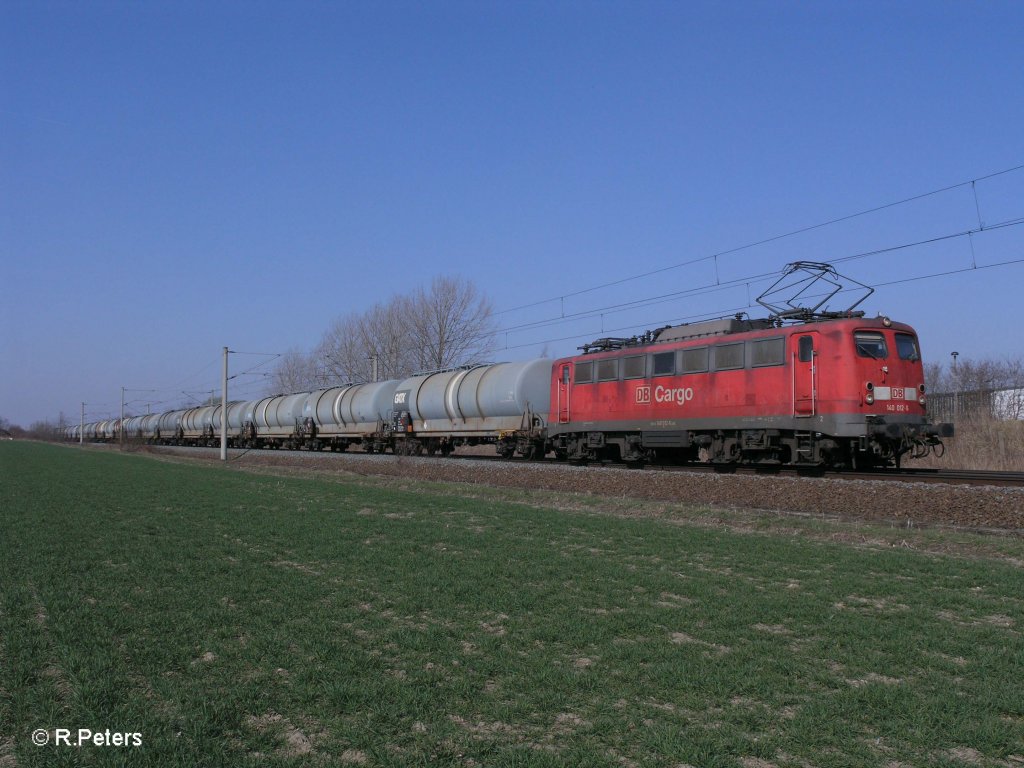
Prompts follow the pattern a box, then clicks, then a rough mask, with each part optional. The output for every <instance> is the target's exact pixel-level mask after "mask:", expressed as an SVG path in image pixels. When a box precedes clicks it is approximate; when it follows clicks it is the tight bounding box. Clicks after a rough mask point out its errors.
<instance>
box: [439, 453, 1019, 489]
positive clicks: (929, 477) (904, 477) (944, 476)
mask: <svg viewBox="0 0 1024 768" xmlns="http://www.w3.org/2000/svg"><path fill="white" fill-rule="evenodd" d="M452 458H457V459H460V460H461V459H474V460H478V461H503V459H502V458H501V457H500V456H495V457H490V456H458V457H452ZM542 462H546V463H549V464H551V463H553V462H551V461H550V460H542ZM586 466H589V467H595V468H601V467H617V468H619V469H622V468H625V467H630V466H631V465H628V464H622V463H619V462H601V463H598V462H591V463H590V464H587V465H586ZM633 468H636V469H640V467H638V466H634V467H633ZM643 469H645V470H651V471H657V472H695V473H706V474H717V475H765V476H769V477H820V478H830V479H835V480H880V481H891V482H904V483H948V484H953V485H988V486H1005V487H1017V488H1020V487H1024V472H996V471H985V470H968V469H963V470H959V469H953V470H946V469H920V468H906V469H899V470H895V469H876V470H871V471H854V470H828V469H822V468H819V467H759V466H741V465H713V464H685V465H661V464H647V465H644V466H643Z"/></svg>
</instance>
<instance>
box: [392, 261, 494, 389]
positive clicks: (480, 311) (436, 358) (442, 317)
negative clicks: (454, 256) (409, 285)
mask: <svg viewBox="0 0 1024 768" xmlns="http://www.w3.org/2000/svg"><path fill="white" fill-rule="evenodd" d="M407 322H408V325H409V329H410V331H411V334H410V336H411V338H410V342H411V344H412V347H413V349H412V351H413V353H414V356H415V359H416V362H417V363H418V366H417V367H418V368H420V369H421V370H422V369H439V368H451V367H452V366H454V365H462V364H469V363H479V362H482V360H483V358H484V356H485V355H486V354H487V353H488V352H489V351H490V350H491V348H492V347H493V345H494V321H493V311H492V309H491V302H490V301H489V300H488V299H487V297H486V296H483V295H481V294H480V292H479V291H478V290H477V288H476V286H475V285H474V284H473V283H471V282H469V281H468V280H464V279H463V278H459V277H435V278H434V280H433V281H432V282H431V284H430V289H429V290H425V289H424V288H422V287H421V288H418V289H417V290H416V291H415V292H414V293H413V295H412V300H411V303H410V306H409V307H408V308H407Z"/></svg>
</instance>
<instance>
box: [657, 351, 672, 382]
mask: <svg viewBox="0 0 1024 768" xmlns="http://www.w3.org/2000/svg"><path fill="white" fill-rule="evenodd" d="M652 357H653V358H654V375H655V376H671V375H672V374H673V373H675V372H676V353H675V352H659V353H658V354H656V355H652Z"/></svg>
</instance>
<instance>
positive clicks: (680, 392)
mask: <svg viewBox="0 0 1024 768" xmlns="http://www.w3.org/2000/svg"><path fill="white" fill-rule="evenodd" d="M691 400H693V387H664V386H662V385H660V384H659V385H658V386H657V387H655V388H654V402H656V403H677V404H678V405H685V404H686V403H688V402H690V401H691Z"/></svg>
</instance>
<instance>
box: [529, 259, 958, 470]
mask: <svg viewBox="0 0 1024 768" xmlns="http://www.w3.org/2000/svg"><path fill="white" fill-rule="evenodd" d="M794 266H797V267H805V266H806V265H805V264H802V263H801V264H799V265H794ZM814 266H826V265H814ZM829 269H830V268H829ZM831 274H834V273H831ZM868 290H869V292H870V289H868ZM858 303H859V302H858ZM816 309H817V308H815V310H816ZM789 314H790V315H798V316H800V317H801V320H800V321H799V322H798V323H797V324H794V325H787V324H786V322H787V318H783V317H781V316H780V315H773V316H772V317H771V318H769V319H765V320H750V319H744V318H743V317H736V318H731V319H726V320H714V321H709V322H702V323H694V324H691V325H682V326H675V327H668V328H663V329H661V330H659V331H656V332H653V333H649V334H646V335H644V336H643V337H640V338H635V339H628V340H627V339H600V340H598V341H597V342H594V343H593V344H589V345H586V346H585V347H583V348H582V349H583V350H584V354H583V355H580V356H578V357H571V358H565V359H562V360H558V361H556V362H555V364H554V366H553V367H552V379H551V412H550V417H549V423H548V439H549V443H548V445H549V447H550V448H551V449H553V450H554V451H555V453H556V455H557V456H558V457H559V458H567V459H572V460H583V461H585V460H596V459H603V458H610V459H621V460H624V461H627V462H646V461H652V460H670V461H711V462H713V463H722V464H728V463H757V464H789V465H808V466H832V467H855V468H863V467H871V466H887V465H892V464H895V465H897V466H898V465H899V463H900V460H901V458H902V457H903V456H905V455H907V454H908V453H909V454H911V455H913V456H915V457H920V456H923V455H925V454H927V453H928V452H929V451H930V450H932V449H933V448H936V447H939V446H941V445H942V443H941V438H942V437H949V436H952V434H953V427H952V425H951V424H932V423H931V422H930V421H929V420H928V418H927V414H926V408H925V402H926V400H925V387H924V370H923V367H922V365H921V353H920V347H919V345H918V340H917V335H916V334H915V332H914V329H913V328H911V327H910V326H909V325H904V324H902V323H894V322H892V321H891V320H889V318H887V317H878V318H870V319H869V318H865V317H864V316H863V313H856V312H852V311H850V310H846V311H844V312H842V313H820V312H816V311H814V310H806V309H801V310H799V311H794V312H790V313H789Z"/></svg>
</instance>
